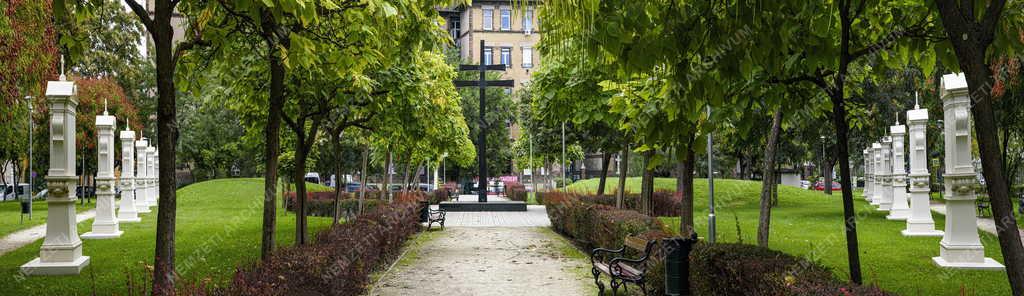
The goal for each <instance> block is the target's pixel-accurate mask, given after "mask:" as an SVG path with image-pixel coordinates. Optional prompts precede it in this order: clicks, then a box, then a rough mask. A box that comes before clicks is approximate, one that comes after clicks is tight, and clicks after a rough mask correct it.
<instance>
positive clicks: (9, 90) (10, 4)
mask: <svg viewBox="0 0 1024 296" xmlns="http://www.w3.org/2000/svg"><path fill="white" fill-rule="evenodd" d="M0 11H2V14H3V17H0V40H4V42H0V52H2V53H4V54H2V55H0V106H4V107H5V110H6V108H7V107H12V108H13V106H15V104H18V101H20V100H21V99H22V98H24V97H25V96H26V95H31V96H35V97H42V96H43V86H44V83H46V81H47V80H52V79H54V78H56V77H57V61H58V60H59V58H58V55H57V45H56V39H57V38H56V35H55V29H54V25H53V22H52V21H51V20H50V16H51V15H52V13H53V11H52V6H51V3H50V1H3V2H0ZM11 115H13V114H10V113H7V112H3V114H0V125H2V127H3V128H7V127H8V125H9V124H12V123H10V120H11V119H12V118H10V116H11ZM13 124H20V122H19V123H13Z"/></svg>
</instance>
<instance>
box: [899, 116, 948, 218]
mask: <svg viewBox="0 0 1024 296" xmlns="http://www.w3.org/2000/svg"><path fill="white" fill-rule="evenodd" d="M907 124H909V125H910V142H909V143H910V145H909V146H910V217H909V218H907V229H905V230H903V232H902V233H903V236H942V231H941V230H935V221H934V220H932V209H931V202H930V201H929V197H928V192H930V191H931V190H930V186H929V185H928V182H929V178H930V177H931V175H930V174H929V173H928V153H927V151H925V148H926V147H927V146H926V145H927V133H928V109H920V108H919V106H917V105H915V106H914V110H910V111H907Z"/></svg>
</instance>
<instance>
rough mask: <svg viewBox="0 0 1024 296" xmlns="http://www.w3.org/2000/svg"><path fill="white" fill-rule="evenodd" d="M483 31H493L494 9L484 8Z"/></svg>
mask: <svg viewBox="0 0 1024 296" xmlns="http://www.w3.org/2000/svg"><path fill="white" fill-rule="evenodd" d="M483 21H484V30H488V31H489V30H494V8H490V7H484V20H483Z"/></svg>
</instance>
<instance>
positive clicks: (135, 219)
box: [117, 213, 142, 223]
mask: <svg viewBox="0 0 1024 296" xmlns="http://www.w3.org/2000/svg"><path fill="white" fill-rule="evenodd" d="M133 214H134V213H133ZM117 222H120V223H139V222H142V218H139V216H138V215H135V217H124V218H120V217H119V218H117Z"/></svg>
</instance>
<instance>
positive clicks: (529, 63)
mask: <svg viewBox="0 0 1024 296" xmlns="http://www.w3.org/2000/svg"><path fill="white" fill-rule="evenodd" d="M523 68H533V48H532V47H523Z"/></svg>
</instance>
